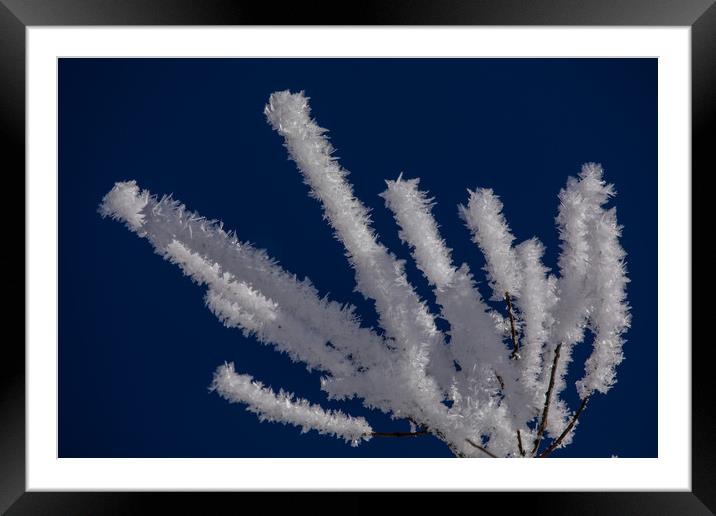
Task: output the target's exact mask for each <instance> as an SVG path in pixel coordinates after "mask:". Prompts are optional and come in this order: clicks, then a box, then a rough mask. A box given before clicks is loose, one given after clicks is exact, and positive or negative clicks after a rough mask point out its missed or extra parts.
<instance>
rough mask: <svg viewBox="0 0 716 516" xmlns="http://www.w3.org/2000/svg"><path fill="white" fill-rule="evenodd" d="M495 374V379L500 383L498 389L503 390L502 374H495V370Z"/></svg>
mask: <svg viewBox="0 0 716 516" xmlns="http://www.w3.org/2000/svg"><path fill="white" fill-rule="evenodd" d="M495 376H496V377H497V381H498V382H499V384H500V390H501V391H503V392H504V390H505V381H504V380H503V379H502V376H500V375H499V374H497V371H495Z"/></svg>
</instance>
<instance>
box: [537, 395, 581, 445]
mask: <svg viewBox="0 0 716 516" xmlns="http://www.w3.org/2000/svg"><path fill="white" fill-rule="evenodd" d="M587 403H589V396H587V397H586V398H584V399H583V400H582V403H580V405H579V408H578V409H577V412H575V413H574V416H573V417H572V420H571V421H570V422H569V424H568V425H567V428H565V429H564V431H563V432H562V433H561V434H560V436H559V437H557V439H555V440H554V442H553V443H552V444H550V445H549V447H548V448H547V449H546V450H545V451H543V452H542V453H541V454H540V458H544V457H547V456H549V454H550V453H552V452H553V451H554V450H555V449H556V448H558V447H559V445H560V444H562V441H563V440H564V438H565V437H567V435H569V432H571V431H572V428H574V425H575V424H576V423H577V419H579V416H580V415H581V414H582V411H583V410H584V409H585V407H586V406H587Z"/></svg>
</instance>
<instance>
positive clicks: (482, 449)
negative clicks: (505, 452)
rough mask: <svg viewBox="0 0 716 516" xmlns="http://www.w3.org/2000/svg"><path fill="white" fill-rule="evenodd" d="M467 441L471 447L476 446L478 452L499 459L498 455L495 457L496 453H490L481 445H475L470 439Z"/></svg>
mask: <svg viewBox="0 0 716 516" xmlns="http://www.w3.org/2000/svg"><path fill="white" fill-rule="evenodd" d="M465 441H467V443H468V444H469V445H470V446H474V447H475V448H477V449H478V450H480V451H481V452H483V453H486V454H487V455H489V456H490V457H492V458H493V459H496V458H497V455H495V454H494V453H492V452H490V451H488V450H487V449H485V448H484V447H482V446H480V445H479V444H475V443H474V442H472V440H470V439H465Z"/></svg>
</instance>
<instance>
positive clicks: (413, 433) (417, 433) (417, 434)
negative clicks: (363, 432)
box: [370, 431, 429, 437]
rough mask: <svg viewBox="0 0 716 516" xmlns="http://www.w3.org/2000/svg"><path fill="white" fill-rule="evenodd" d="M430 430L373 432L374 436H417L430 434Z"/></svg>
mask: <svg viewBox="0 0 716 516" xmlns="http://www.w3.org/2000/svg"><path fill="white" fill-rule="evenodd" d="M428 434H429V432H425V431H420V432H371V433H370V435H372V436H373V437H417V436H419V435H428Z"/></svg>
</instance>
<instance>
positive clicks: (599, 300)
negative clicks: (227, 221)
mask: <svg viewBox="0 0 716 516" xmlns="http://www.w3.org/2000/svg"><path fill="white" fill-rule="evenodd" d="M265 114H266V118H267V119H268V122H269V123H270V124H271V126H272V127H273V128H274V129H275V130H276V131H277V132H278V133H279V134H280V135H281V136H282V137H283V139H284V142H285V147H286V148H287V150H288V153H289V155H290V157H291V159H292V160H293V161H294V162H295V163H296V165H297V167H298V169H299V171H300V172H301V174H302V175H303V179H304V182H305V183H306V184H307V185H308V187H309V188H310V190H311V195H312V196H313V197H315V198H316V199H317V200H318V201H320V203H321V205H322V207H323V210H324V213H325V218H326V219H327V220H328V222H329V223H330V225H331V227H332V228H333V230H334V231H335V234H336V237H337V238H338V239H340V241H341V242H342V243H343V244H344V246H345V249H346V255H347V257H348V260H349V261H350V264H351V265H352V267H353V268H354V269H355V280H356V285H357V289H358V290H359V291H360V292H361V293H362V294H363V295H364V296H365V297H366V298H368V299H370V300H372V301H373V302H374V303H375V308H376V311H377V313H378V315H379V323H380V326H381V327H382V329H383V330H384V331H383V332H381V334H379V333H377V332H375V331H373V330H371V329H369V328H365V327H363V326H361V325H360V321H359V320H358V318H357V316H356V315H355V313H354V309H353V307H351V306H348V305H344V304H340V303H337V302H334V301H330V300H328V299H326V298H325V297H321V296H320V295H319V293H318V291H317V290H316V289H315V288H314V287H313V286H312V285H311V283H310V282H309V281H307V280H304V281H299V280H298V279H297V277H296V276H295V275H294V274H291V273H289V272H287V271H285V270H284V269H283V268H281V267H280V266H279V265H278V263H277V262H276V261H275V260H272V259H271V258H270V257H269V256H267V254H266V253H265V252H264V251H263V250H260V249H256V248H254V247H252V246H251V245H249V244H247V243H244V242H242V241H240V240H239V239H238V237H237V236H236V234H235V233H234V232H226V231H225V230H224V229H223V227H222V225H221V223H218V222H216V221H209V220H207V219H205V218H203V217H201V216H200V215H198V214H196V213H194V212H191V211H189V210H187V209H186V207H185V206H184V205H183V204H180V203H179V202H178V201H176V200H173V199H171V198H170V197H167V196H164V197H161V198H158V197H155V196H153V195H151V194H150V193H149V192H148V191H146V190H142V189H141V188H140V187H139V186H138V185H137V183H136V182H135V181H127V182H120V183H116V184H115V185H114V187H113V188H112V190H111V191H110V192H109V193H107V195H106V196H105V197H104V199H103V201H102V203H101V205H100V209H99V211H100V213H101V214H102V215H103V216H110V217H112V218H114V219H117V220H120V221H123V222H124V223H125V224H126V226H127V227H128V228H129V229H130V230H132V231H133V232H135V233H136V234H137V235H139V236H140V237H144V238H146V239H147V240H149V242H150V243H151V244H152V245H153V246H154V249H155V250H156V252H157V253H158V254H160V255H162V256H163V257H164V258H166V259H167V260H169V261H171V262H172V263H174V264H176V265H177V266H178V267H180V268H181V270H182V271H183V272H184V274H186V275H187V276H189V277H191V278H192V279H193V280H194V281H195V282H197V283H198V284H201V285H205V286H206V289H207V291H206V305H207V306H208V308H209V310H211V311H212V312H213V313H214V314H215V315H216V316H217V317H218V318H219V319H220V320H221V321H222V322H223V323H224V324H225V325H227V326H230V327H237V328H240V329H241V330H242V331H243V333H244V335H253V336H254V337H256V339H257V340H258V341H259V342H262V343H264V344H270V345H272V346H274V347H275V348H276V349H277V350H278V351H281V352H285V353H287V354H288V355H289V356H290V358H291V359H292V360H294V361H298V362H303V363H305V364H306V365H307V366H308V367H309V368H310V369H317V370H319V371H321V372H322V374H323V377H322V380H321V387H322V389H323V390H324V391H325V392H326V393H327V395H328V397H329V398H331V399H347V398H352V397H358V398H360V399H362V400H363V403H364V405H365V406H366V407H369V408H373V409H378V410H381V411H383V412H385V413H388V414H390V415H391V416H392V417H393V418H396V419H405V420H407V421H409V422H410V424H411V429H412V431H411V432H404V433H386V432H377V431H374V430H373V429H372V428H371V427H370V425H369V424H368V422H367V421H366V420H365V419H364V418H360V417H351V416H349V415H346V414H344V413H342V412H340V411H330V410H325V409H323V408H321V407H320V406H318V405H314V404H311V403H309V402H308V401H306V400H303V399H296V398H294V395H293V394H290V393H286V392H284V391H283V390H280V391H279V392H278V393H277V392H275V391H274V390H272V389H271V388H269V387H265V386H263V385H262V384H261V383H260V382H259V381H257V380H254V379H253V378H252V377H251V376H249V375H245V374H238V373H236V372H235V370H234V364H231V363H230V364H224V365H221V366H220V367H219V368H218V369H217V370H216V372H215V374H214V379H213V383H212V385H211V387H212V389H213V390H214V391H216V392H217V393H218V394H219V395H220V396H222V397H224V398H226V399H227V400H228V401H230V402H238V403H242V404H245V405H246V406H247V408H248V410H250V411H252V412H254V413H256V414H257V415H258V417H259V418H260V419H261V420H268V421H275V422H282V423H290V424H293V425H297V426H300V427H301V428H302V431H304V432H305V431H309V430H317V431H318V432H320V433H325V434H330V435H334V436H336V437H339V438H342V439H345V440H346V441H347V442H349V443H351V444H352V445H354V446H355V445H358V444H359V443H360V442H361V441H363V440H368V439H371V438H373V437H378V436H381V437H382V436H388V435H393V436H400V435H406V436H418V435H424V434H433V435H435V436H436V437H437V438H439V439H441V440H442V441H444V442H445V443H446V445H447V446H449V448H450V450H452V452H453V453H454V454H455V455H456V456H460V457H545V456H547V455H549V454H550V453H551V452H552V451H553V450H554V449H556V448H559V447H562V446H565V445H567V444H569V442H570V441H571V439H572V436H573V433H574V428H575V426H576V423H577V418H578V417H579V415H580V414H581V412H582V411H583V410H584V408H585V407H586V405H587V402H588V400H589V399H590V397H591V396H592V395H593V394H594V393H595V392H601V393H606V392H607V391H608V390H609V389H610V387H611V386H612V385H613V384H614V382H615V367H616V366H617V365H618V364H619V363H620V362H621V361H622V358H623V355H622V344H623V334H624V332H625V331H626V329H627V328H628V326H629V322H630V316H629V307H628V304H627V302H626V294H625V287H626V283H627V282H628V279H627V278H626V275H625V265H624V251H623V250H622V248H621V246H620V244H619V236H620V231H621V226H619V225H618V224H617V220H616V212H615V209H614V208H611V209H606V208H605V205H606V204H607V202H608V201H609V199H610V197H612V196H613V195H614V190H613V188H612V185H609V184H606V183H605V181H604V180H603V178H602V168H601V167H600V166H599V165H597V164H594V163H588V164H586V165H584V166H583V167H582V170H581V173H580V174H579V176H578V177H577V178H570V179H569V180H568V182H567V185H566V187H565V188H564V189H562V191H561V192H560V193H559V212H558V215H557V218H556V223H557V226H558V229H559V236H560V239H561V253H560V256H559V263H558V266H559V275H554V274H551V273H550V271H549V269H548V268H547V267H545V265H544V264H543V263H542V256H543V253H544V247H543V245H542V244H541V243H540V241H539V240H537V239H536V238H532V239H530V240H527V241H525V242H522V243H520V244H518V245H514V240H515V238H514V236H513V235H512V234H511V232H510V228H509V226H508V224H507V222H506V220H505V218H504V216H503V214H502V203H501V201H500V199H499V197H498V196H497V195H496V194H495V193H494V192H493V191H492V190H491V189H480V188H478V189H476V190H475V191H470V192H469V198H468V199H467V203H466V205H464V206H460V207H459V213H460V216H461V217H462V219H463V220H464V222H465V224H466V225H467V227H468V228H469V231H470V233H471V234H472V238H473V240H474V242H475V243H476V244H477V246H478V247H479V248H480V250H481V251H482V253H483V254H484V256H485V262H486V266H485V271H486V274H487V279H488V281H489V285H490V288H491V291H492V301H494V302H495V306H499V307H501V308H500V309H499V310H498V309H494V308H490V307H489V306H488V305H487V304H486V302H485V301H484V300H483V299H482V298H481V296H480V294H479V292H478V290H477V288H476V287H475V280H474V279H473V276H472V273H471V272H470V269H469V267H468V266H467V265H466V264H462V265H456V264H455V263H453V261H452V258H451V250H450V249H449V248H448V247H447V245H446V243H445V242H444V241H443V240H442V238H441V237H440V234H439V233H438V225H437V223H436V221H435V220H434V219H433V217H432V214H431V208H432V200H431V199H430V198H429V197H428V195H427V193H426V192H424V191H421V190H420V189H419V182H418V179H410V180H408V179H403V178H402V176H401V177H398V179H396V180H395V181H387V190H386V191H385V192H384V193H383V194H382V197H383V199H384V200H385V204H386V206H387V207H388V209H389V210H390V211H391V212H392V213H393V215H394V217H395V220H396V223H397V225H398V226H399V228H400V238H401V239H402V240H403V242H404V243H405V244H406V245H407V246H408V247H409V248H410V251H411V253H412V257H413V259H414V260H415V262H416V264H417V266H418V268H419V269H420V271H421V272H422V273H423V274H424V275H425V278H426V279H427V281H428V283H429V284H430V286H431V287H432V289H433V293H434V295H435V300H436V302H437V305H438V306H439V307H440V313H439V314H433V313H431V312H430V310H429V308H428V305H427V304H426V302H425V301H424V300H422V299H421V298H420V297H419V296H418V294H417V293H416V290H415V289H414V288H413V286H412V285H411V284H410V282H409V281H408V279H407V277H406V274H405V271H404V268H403V262H402V261H401V260H398V259H397V258H396V256H395V255H394V254H393V253H391V252H390V251H389V250H388V249H387V248H386V247H385V246H383V245H382V244H381V243H380V242H379V240H378V236H377V235H376V234H375V232H374V231H373V229H372V228H371V220H370V217H369V213H368V209H367V208H366V207H365V206H364V205H363V204H362V203H361V201H359V200H358V199H356V197H355V196H354V195H353V190H352V187H351V184H350V183H349V182H348V181H347V176H348V172H346V171H345V170H344V169H342V168H341V166H340V165H339V163H338V161H337V160H336V159H335V158H334V157H333V156H332V154H333V147H332V146H331V145H330V143H329V142H328V140H327V138H326V135H325V133H326V129H323V128H321V127H320V126H318V125H317V123H316V122H315V121H314V120H313V119H312V118H311V116H310V108H309V105H308V98H307V97H306V96H304V94H303V93H290V92H288V91H281V92H276V93H274V94H272V95H271V97H270V99H269V102H268V105H267V106H266V108H265ZM437 317H440V318H442V319H444V320H445V321H446V322H447V323H448V324H449V331H447V332H443V331H441V330H439V329H438V327H437V326H436V318H437ZM587 330H588V331H590V332H591V333H592V334H593V335H594V339H593V348H594V349H593V351H592V353H591V356H590V357H589V359H588V360H587V362H586V366H585V374H584V377H583V378H581V379H580V380H579V381H578V382H577V385H576V387H577V390H578V392H579V396H580V398H581V404H580V405H579V407H578V408H576V409H575V410H574V411H572V410H571V409H570V408H569V407H568V406H567V405H566V404H565V402H564V401H563V400H562V395H563V392H564V390H565V388H566V381H565V376H566V373H567V368H568V366H569V364H570V362H571V352H572V348H573V347H574V346H575V344H577V343H579V342H581V341H583V340H584V339H585V333H586V332H587ZM543 442H545V443H549V445H548V446H544V447H542V449H541V444H542V443H543Z"/></svg>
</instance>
